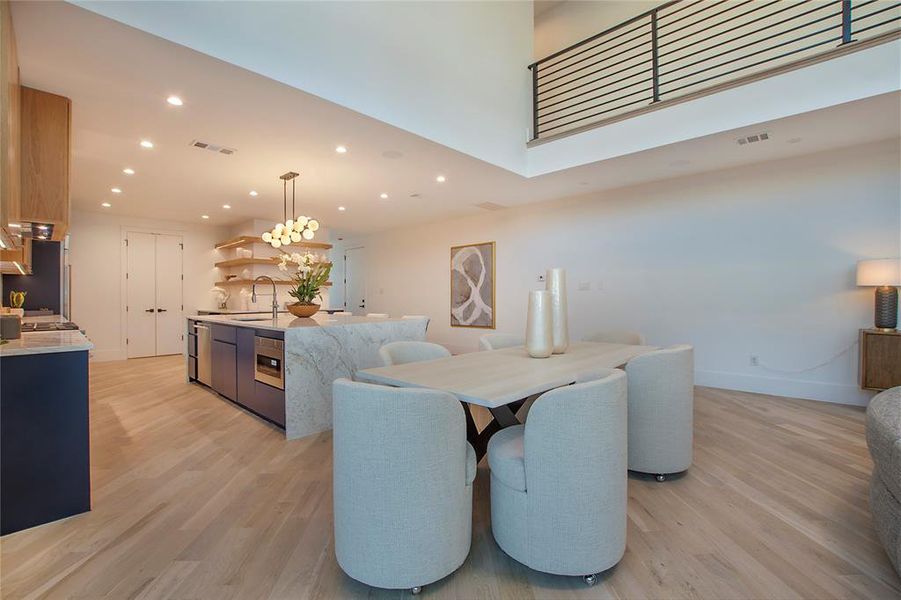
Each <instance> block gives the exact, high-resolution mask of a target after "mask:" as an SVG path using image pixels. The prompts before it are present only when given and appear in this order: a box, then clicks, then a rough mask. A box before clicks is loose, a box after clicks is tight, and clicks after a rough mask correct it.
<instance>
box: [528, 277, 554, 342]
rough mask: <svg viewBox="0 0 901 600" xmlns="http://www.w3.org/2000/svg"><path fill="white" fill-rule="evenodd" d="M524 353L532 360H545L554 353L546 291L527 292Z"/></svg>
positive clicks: (549, 296) (548, 300)
mask: <svg viewBox="0 0 901 600" xmlns="http://www.w3.org/2000/svg"><path fill="white" fill-rule="evenodd" d="M526 351H528V353H529V356H531V357H532V358H547V357H548V356H550V355H551V354H553V352H554V334H553V323H552V320H551V293H550V292H548V291H537V292H529V317H528V322H527V324H526Z"/></svg>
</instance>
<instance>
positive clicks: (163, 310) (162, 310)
mask: <svg viewBox="0 0 901 600" xmlns="http://www.w3.org/2000/svg"><path fill="white" fill-rule="evenodd" d="M156 312H166V309H165V308H158V309H156Z"/></svg>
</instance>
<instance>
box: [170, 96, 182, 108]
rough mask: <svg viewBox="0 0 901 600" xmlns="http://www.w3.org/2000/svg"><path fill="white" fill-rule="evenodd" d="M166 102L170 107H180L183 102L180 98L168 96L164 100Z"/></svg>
mask: <svg viewBox="0 0 901 600" xmlns="http://www.w3.org/2000/svg"><path fill="white" fill-rule="evenodd" d="M166 102H168V103H169V104H171V105H172V106H181V105H182V104H184V102H182V101H181V98H179V97H178V96H169V97H168V98H166Z"/></svg>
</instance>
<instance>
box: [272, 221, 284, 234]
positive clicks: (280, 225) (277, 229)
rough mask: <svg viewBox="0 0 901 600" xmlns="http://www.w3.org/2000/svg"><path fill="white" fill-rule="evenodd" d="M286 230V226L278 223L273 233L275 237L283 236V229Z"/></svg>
mask: <svg viewBox="0 0 901 600" xmlns="http://www.w3.org/2000/svg"><path fill="white" fill-rule="evenodd" d="M284 228H285V226H284V225H283V224H281V223H276V224H275V228H274V229H273V230H272V233H274V234H275V235H281V233H282V229H284Z"/></svg>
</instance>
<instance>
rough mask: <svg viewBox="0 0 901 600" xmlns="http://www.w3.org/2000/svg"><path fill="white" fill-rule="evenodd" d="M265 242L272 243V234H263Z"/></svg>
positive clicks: (266, 232)
mask: <svg viewBox="0 0 901 600" xmlns="http://www.w3.org/2000/svg"><path fill="white" fill-rule="evenodd" d="M263 241H264V242H266V243H267V244H268V243H269V242H271V241H272V233H270V232H268V231H265V232H263Z"/></svg>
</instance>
